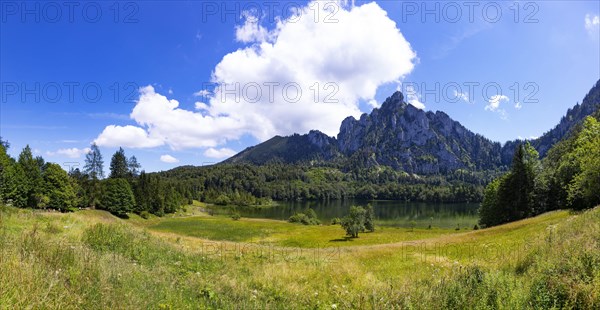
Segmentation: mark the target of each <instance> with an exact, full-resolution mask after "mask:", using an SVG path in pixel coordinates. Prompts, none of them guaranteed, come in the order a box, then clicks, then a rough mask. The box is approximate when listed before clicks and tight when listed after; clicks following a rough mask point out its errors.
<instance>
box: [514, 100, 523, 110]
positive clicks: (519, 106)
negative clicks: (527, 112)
mask: <svg viewBox="0 0 600 310" xmlns="http://www.w3.org/2000/svg"><path fill="white" fill-rule="evenodd" d="M522 107H523V105H522V104H521V103H520V102H515V109H517V110H521V108H522Z"/></svg>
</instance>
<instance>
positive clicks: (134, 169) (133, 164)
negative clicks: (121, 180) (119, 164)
mask: <svg viewBox="0 0 600 310" xmlns="http://www.w3.org/2000/svg"><path fill="white" fill-rule="evenodd" d="M127 168H128V169H129V175H130V176H131V177H134V178H137V177H138V176H139V175H140V168H142V165H140V163H138V161H137V158H136V157H135V155H134V156H131V157H130V158H129V160H128V161H127Z"/></svg>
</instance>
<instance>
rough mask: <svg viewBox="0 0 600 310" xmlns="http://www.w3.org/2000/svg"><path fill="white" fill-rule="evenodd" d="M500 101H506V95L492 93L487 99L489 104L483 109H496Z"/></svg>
mask: <svg viewBox="0 0 600 310" xmlns="http://www.w3.org/2000/svg"><path fill="white" fill-rule="evenodd" d="M502 101H506V102H508V97H506V96H504V95H493V96H492V97H491V98H490V100H489V101H488V102H489V104H488V105H486V106H485V109H486V110H488V111H496V110H498V107H500V103H501V102H502Z"/></svg>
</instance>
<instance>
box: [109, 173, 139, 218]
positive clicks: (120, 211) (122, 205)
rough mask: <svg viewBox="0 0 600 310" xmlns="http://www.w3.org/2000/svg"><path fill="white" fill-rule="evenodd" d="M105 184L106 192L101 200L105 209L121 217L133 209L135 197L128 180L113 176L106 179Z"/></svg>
mask: <svg viewBox="0 0 600 310" xmlns="http://www.w3.org/2000/svg"><path fill="white" fill-rule="evenodd" d="M103 185H104V191H103V192H104V193H103V195H102V200H101V205H102V208H103V209H105V210H107V211H109V212H111V213H113V214H115V215H117V216H121V217H124V216H126V215H127V212H131V211H133V208H134V206H135V197H134V196H133V192H132V191H131V186H130V185H129V183H128V182H127V180H125V179H121V178H111V179H108V180H105V181H104V184H103Z"/></svg>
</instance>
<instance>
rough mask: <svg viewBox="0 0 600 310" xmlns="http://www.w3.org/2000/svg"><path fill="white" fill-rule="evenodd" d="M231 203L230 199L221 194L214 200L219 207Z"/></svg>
mask: <svg viewBox="0 0 600 310" xmlns="http://www.w3.org/2000/svg"><path fill="white" fill-rule="evenodd" d="M230 203H231V199H229V197H227V195H224V194H221V195H219V197H217V199H215V204H216V205H219V206H226V205H228V204H230Z"/></svg>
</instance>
